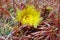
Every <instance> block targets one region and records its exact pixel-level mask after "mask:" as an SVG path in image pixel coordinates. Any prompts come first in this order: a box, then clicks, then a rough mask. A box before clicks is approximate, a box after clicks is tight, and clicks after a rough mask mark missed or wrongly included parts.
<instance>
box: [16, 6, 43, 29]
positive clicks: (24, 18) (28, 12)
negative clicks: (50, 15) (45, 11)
mask: <svg viewBox="0 0 60 40" xmlns="http://www.w3.org/2000/svg"><path fill="white" fill-rule="evenodd" d="M17 20H18V21H19V22H21V23H22V25H30V26H34V28H37V26H38V25H39V23H41V21H42V17H41V15H40V12H39V11H37V10H36V9H35V7H34V6H32V5H31V6H27V7H26V8H24V9H23V10H19V9H18V8H17Z"/></svg>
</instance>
